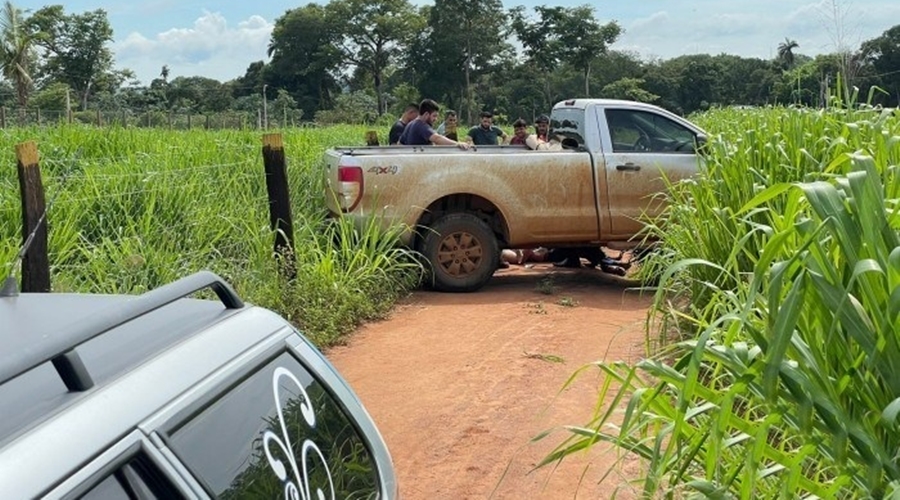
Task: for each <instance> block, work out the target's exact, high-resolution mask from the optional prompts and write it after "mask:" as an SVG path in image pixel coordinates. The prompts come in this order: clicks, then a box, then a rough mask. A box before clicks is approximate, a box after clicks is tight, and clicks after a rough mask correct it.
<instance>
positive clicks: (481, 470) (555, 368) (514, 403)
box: [327, 264, 650, 500]
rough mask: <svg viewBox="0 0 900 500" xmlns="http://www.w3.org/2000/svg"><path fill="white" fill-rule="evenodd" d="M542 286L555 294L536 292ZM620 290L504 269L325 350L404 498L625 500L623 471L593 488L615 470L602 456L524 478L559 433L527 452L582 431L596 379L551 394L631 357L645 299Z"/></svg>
mask: <svg viewBox="0 0 900 500" xmlns="http://www.w3.org/2000/svg"><path fill="white" fill-rule="evenodd" d="M548 277H549V278H550V279H552V281H553V284H554V288H555V293H554V294H553V295H545V294H542V293H539V292H538V291H537V290H538V289H539V288H542V287H541V286H540V284H541V282H542V280H545V279H547V278H548ZM623 283H624V282H623V281H621V280H620V279H619V278H617V277H614V276H610V275H607V274H604V273H602V272H600V271H597V270H592V269H582V270H570V269H565V270H563V269H556V268H553V267H551V266H549V265H544V264H538V265H536V266H535V267H534V268H531V269H526V268H522V267H518V266H513V268H512V269H510V270H501V271H498V272H497V274H496V275H495V277H494V278H493V279H492V280H491V282H490V283H489V284H488V285H487V286H486V287H485V288H484V289H482V290H481V291H479V292H476V293H471V294H441V293H434V292H416V293H414V294H413V295H412V296H411V297H410V298H409V299H407V300H406V301H404V302H403V303H402V304H401V305H400V306H398V308H397V309H396V310H395V311H394V312H393V314H392V315H391V317H390V318H389V319H387V320H384V321H380V322H376V323H372V324H369V325H365V326H363V327H362V328H361V329H360V330H359V331H358V332H357V333H356V334H355V335H353V336H352V337H351V338H350V340H349V342H348V344H347V345H346V346H340V347H335V348H333V349H331V350H330V351H329V352H328V353H327V355H328V357H329V358H330V359H331V361H332V362H333V363H334V364H335V366H337V368H338V370H340V372H341V373H342V374H343V376H344V377H345V378H346V379H347V380H348V382H349V383H350V385H351V386H352V387H353V389H354V391H356V393H357V394H358V395H359V397H360V398H361V399H362V401H363V404H364V405H365V406H366V408H367V410H368V411H369V413H370V414H371V415H372V417H373V418H374V420H375V422H376V424H377V425H378V427H379V429H380V430H381V432H382V434H383V435H384V438H385V441H387V444H388V448H389V449H390V452H391V455H392V457H393V459H394V465H395V467H396V470H397V476H398V480H399V483H400V494H401V497H402V498H403V499H404V500H417V499H444V498H447V499H469V498H470V499H482V498H488V497H490V496H491V495H492V494H493V498H503V499H505V498H510V499H531V498H552V499H555V498H609V497H611V496H612V495H613V493H614V492H615V491H616V489H617V488H619V491H618V493H617V497H618V498H633V497H635V496H636V495H634V492H632V491H630V489H629V487H628V486H627V484H626V481H625V479H623V477H634V475H635V474H636V473H637V472H636V467H637V464H636V463H635V462H634V461H628V462H626V463H625V466H624V468H623V470H624V476H622V475H621V474H619V473H613V474H611V475H610V476H609V477H607V478H606V479H605V480H604V481H603V482H602V483H600V482H599V481H600V479H601V478H602V477H603V476H604V474H606V472H607V470H608V469H609V468H610V466H611V465H613V464H614V463H615V461H616V454H615V452H614V451H610V450H609V448H607V447H606V446H603V445H597V446H595V447H594V448H593V449H591V450H590V451H588V452H587V453H579V454H578V455H576V456H572V457H569V458H567V459H566V460H565V461H563V462H562V463H561V464H559V465H558V466H556V467H555V469H554V468H553V467H547V468H543V469H539V470H537V471H532V469H533V467H534V466H535V465H536V464H537V463H538V462H539V461H540V460H541V459H543V457H544V456H546V455H547V453H549V452H550V451H551V450H552V449H553V448H554V447H555V446H556V445H557V444H559V443H560V442H561V440H562V439H563V438H564V436H565V434H564V433H563V432H561V431H559V432H556V433H554V434H553V435H551V436H550V437H549V438H547V439H544V440H542V441H539V442H536V443H531V442H530V441H531V439H532V438H533V437H534V436H536V435H538V434H539V433H541V432H543V431H545V430H547V429H550V428H555V427H558V426H561V425H569V424H574V425H580V424H584V423H586V422H588V420H589V419H590V417H591V415H592V412H593V410H594V407H595V405H596V399H597V398H596V391H597V388H598V386H599V383H600V381H601V378H600V376H599V373H598V371H597V370H594V369H590V370H586V371H585V372H584V373H583V375H581V376H579V377H578V378H577V379H576V380H575V382H574V383H573V384H572V385H571V386H570V387H569V388H567V389H566V390H564V391H562V392H560V389H561V388H562V386H563V384H565V382H566V380H568V379H569V377H570V376H571V375H572V374H573V373H574V372H575V371H576V370H577V369H578V368H580V367H582V366H584V365H585V364H588V363H592V362H594V361H598V360H606V361H616V360H624V361H636V360H637V359H639V358H640V357H641V356H642V354H643V345H644V321H645V319H646V312H647V307H648V305H649V303H650V298H649V297H646V296H641V295H640V294H639V293H637V292H634V291H629V290H628V288H627V286H626V285H625V284H623ZM562 304H568V305H562ZM573 305H574V306H573ZM551 472H552V473H551Z"/></svg>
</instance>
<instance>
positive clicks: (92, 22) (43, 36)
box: [28, 5, 113, 109]
mask: <svg viewBox="0 0 900 500" xmlns="http://www.w3.org/2000/svg"><path fill="white" fill-rule="evenodd" d="M28 24H29V25H30V27H31V30H32V32H34V33H37V35H35V36H37V40H38V43H39V44H40V45H41V47H43V48H44V49H45V50H46V51H47V55H46V59H45V61H44V62H43V66H42V68H41V73H42V74H43V75H44V76H45V77H47V78H51V79H53V80H55V81H59V82H63V83H66V84H68V85H69V86H70V87H71V88H72V89H73V90H75V92H77V93H78V94H79V95H80V96H81V105H82V108H83V109H86V108H87V103H88V97H89V96H90V93H91V87H92V85H93V84H94V83H95V82H96V81H98V80H99V79H101V78H103V77H104V75H106V74H108V73H109V72H111V71H112V68H113V57H112V51H110V49H109V47H107V43H108V42H111V41H112V39H113V30H112V27H111V26H110V24H109V19H108V18H107V16H106V11H104V10H102V9H97V10H94V11H90V12H85V13H82V14H66V13H65V11H64V10H63V6H62V5H52V6H48V7H43V8H41V9H39V10H38V11H37V12H35V13H34V14H33V15H32V16H31V17H30V18H29V19H28Z"/></svg>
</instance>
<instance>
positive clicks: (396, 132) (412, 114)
mask: <svg viewBox="0 0 900 500" xmlns="http://www.w3.org/2000/svg"><path fill="white" fill-rule="evenodd" d="M417 116H419V107H418V106H416V105H415V104H407V105H406V109H404V110H403V114H402V115H400V119H399V120H397V122H396V123H394V126H393V127H391V133H390V134H388V144H390V145H391V146H393V145H395V144H399V143H400V134H402V133H403V129H405V128H406V126H407V125H409V122H411V121H413V120H415V119H416V117H417Z"/></svg>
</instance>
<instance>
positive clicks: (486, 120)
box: [481, 111, 494, 128]
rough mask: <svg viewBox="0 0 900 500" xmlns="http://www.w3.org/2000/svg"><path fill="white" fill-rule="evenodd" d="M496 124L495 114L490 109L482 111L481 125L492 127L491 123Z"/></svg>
mask: <svg viewBox="0 0 900 500" xmlns="http://www.w3.org/2000/svg"><path fill="white" fill-rule="evenodd" d="M493 124H494V114H493V113H491V112H490V111H482V112H481V126H482V127H484V128H491V125H493Z"/></svg>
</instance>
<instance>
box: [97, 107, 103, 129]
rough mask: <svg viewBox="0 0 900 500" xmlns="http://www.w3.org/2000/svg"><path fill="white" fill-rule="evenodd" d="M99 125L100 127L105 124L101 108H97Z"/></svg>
mask: <svg viewBox="0 0 900 500" xmlns="http://www.w3.org/2000/svg"><path fill="white" fill-rule="evenodd" d="M97 126H98V127H102V126H103V116H101V115H100V110H99V109H98V110H97Z"/></svg>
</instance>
